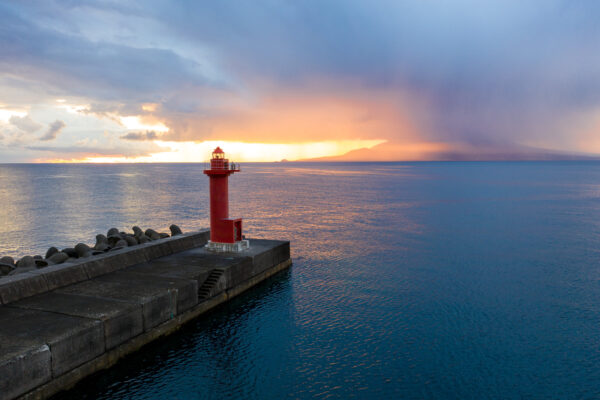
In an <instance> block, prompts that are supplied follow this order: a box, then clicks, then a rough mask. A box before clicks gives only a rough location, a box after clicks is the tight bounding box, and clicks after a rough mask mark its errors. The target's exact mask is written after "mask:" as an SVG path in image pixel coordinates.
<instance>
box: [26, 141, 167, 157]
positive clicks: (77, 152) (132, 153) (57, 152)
mask: <svg viewBox="0 0 600 400" xmlns="http://www.w3.org/2000/svg"><path fill="white" fill-rule="evenodd" d="M26 149H27V150H32V151H36V152H43V153H48V156H49V157H51V158H61V159H62V158H65V159H81V158H85V157H98V156H105V157H139V156H147V155H150V154H152V153H156V152H160V151H164V148H162V147H160V146H157V145H155V144H153V143H147V144H145V145H144V146H141V147H140V146H111V145H98V146H27V147H26ZM65 155H68V156H65Z"/></svg>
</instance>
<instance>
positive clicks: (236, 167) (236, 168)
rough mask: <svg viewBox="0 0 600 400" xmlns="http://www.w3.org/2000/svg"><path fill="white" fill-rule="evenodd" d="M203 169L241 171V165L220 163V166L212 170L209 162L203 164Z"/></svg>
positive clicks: (229, 162) (230, 162) (231, 162)
mask: <svg viewBox="0 0 600 400" xmlns="http://www.w3.org/2000/svg"><path fill="white" fill-rule="evenodd" d="M203 164H204V169H213V170H219V171H241V170H242V168H241V165H240V164H239V163H236V162H233V161H228V162H226V163H222V165H215V167H214V168H213V166H212V165H211V162H210V161H208V162H204V163H203Z"/></svg>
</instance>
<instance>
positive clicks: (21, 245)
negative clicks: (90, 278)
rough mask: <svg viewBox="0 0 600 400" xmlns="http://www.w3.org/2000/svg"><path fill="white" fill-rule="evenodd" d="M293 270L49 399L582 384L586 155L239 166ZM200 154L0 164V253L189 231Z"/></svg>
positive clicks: (571, 388)
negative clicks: (148, 160) (146, 161)
mask: <svg viewBox="0 0 600 400" xmlns="http://www.w3.org/2000/svg"><path fill="white" fill-rule="evenodd" d="M230 200H231V206H230V214H231V215H232V216H234V217H243V218H244V219H245V220H244V226H245V229H246V235H247V236H250V237H255V238H272V239H288V240H291V243H292V257H293V260H294V265H293V267H292V269H291V270H290V271H288V272H284V273H281V274H279V275H277V276H276V277H274V278H273V279H271V280H269V281H268V282H265V283H263V284H262V285H260V286H259V287H257V288H255V289H252V290H251V291H249V292H247V293H245V294H244V295H242V296H240V297H239V298H237V299H235V300H234V301H233V302H231V303H230V304H228V305H225V306H223V307H220V308H219V309H218V310H216V311H214V312H211V313H210V314H208V315H207V316H205V317H203V318H201V319H199V320H197V321H195V322H192V323H191V324H190V325H188V326H186V327H185V328H184V329H183V330H182V331H180V332H178V333H177V334H175V335H173V336H170V337H168V338H166V339H164V340H161V341H159V342H157V343H153V344H151V345H149V346H147V347H146V348H144V349H143V350H142V351H141V352H139V353H137V354H135V355H132V356H129V357H127V358H126V359H124V360H123V361H122V362H120V363H119V364H118V366H117V367H115V368H112V369H110V370H109V371H106V372H102V373H99V374H96V375H94V376H93V377H92V378H91V379H88V380H86V381H84V383H83V384H80V385H79V386H77V387H76V388H75V389H74V390H72V391H71V392H68V393H65V394H62V395H61V396H60V398H65V399H82V398H89V399H205V398H206V399H220V398H230V399H239V398H245V399H246V398H247V399H279V398H299V399H309V398H311V399H312V398H318V399H325V398H348V397H355V398H365V399H385V398H388V399H390V398H419V399H421V398H426V399H440V398H441V399H483V398H496V399H500V398H502V399H505V398H598V397H600V163H593V162H583V163H577V162H564V163H561V162H557V163H550V162H538V163H412V164H411V163H408V164H403V163H345V164H320V163H306V164H296V163H277V164H248V165H245V166H244V168H243V171H242V172H241V173H240V174H236V175H234V176H233V177H232V178H231V179H230ZM207 205H208V179H207V178H206V176H204V175H203V174H202V165H199V164H198V165H191V164H190V165H0V255H5V254H7V255H13V256H16V255H25V254H32V255H34V254H43V253H44V252H45V250H46V248H47V247H49V246H51V245H55V246H64V247H67V246H71V245H74V244H75V243H77V242H80V241H87V242H89V243H92V242H93V238H94V236H95V235H96V234H97V233H100V232H106V230H108V228H110V227H113V226H115V227H118V228H120V229H128V230H129V229H130V228H131V226H133V225H139V226H141V227H142V228H148V227H151V228H154V229H156V230H162V231H165V230H168V228H167V227H168V226H169V225H170V224H171V223H176V224H179V225H180V226H181V227H182V229H183V230H184V231H189V230H193V229H198V228H200V227H206V226H207V225H208V208H207Z"/></svg>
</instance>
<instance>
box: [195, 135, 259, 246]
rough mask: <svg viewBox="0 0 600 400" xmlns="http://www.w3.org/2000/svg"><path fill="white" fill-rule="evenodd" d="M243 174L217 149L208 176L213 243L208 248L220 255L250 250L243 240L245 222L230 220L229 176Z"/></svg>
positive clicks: (246, 242)
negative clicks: (221, 253)
mask: <svg viewBox="0 0 600 400" xmlns="http://www.w3.org/2000/svg"><path fill="white" fill-rule="evenodd" d="M235 172H240V168H239V165H238V164H236V163H233V162H229V160H228V159H227V158H225V152H223V150H221V148H220V147H217V148H216V149H215V150H214V151H213V153H212V158H211V160H210V168H209V169H205V170H204V173H205V174H206V175H208V177H209V178H210V240H209V242H208V244H207V245H206V247H207V248H208V250H211V251H217V252H239V251H242V250H244V249H247V248H248V247H249V244H248V241H247V240H244V239H243V236H242V219H241V218H236V219H233V218H229V182H228V179H229V175H231V174H233V173H235Z"/></svg>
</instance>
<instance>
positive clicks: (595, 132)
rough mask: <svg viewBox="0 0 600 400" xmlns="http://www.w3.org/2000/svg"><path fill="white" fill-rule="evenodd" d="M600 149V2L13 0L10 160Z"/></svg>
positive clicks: (421, 156)
mask: <svg viewBox="0 0 600 400" xmlns="http://www.w3.org/2000/svg"><path fill="white" fill-rule="evenodd" d="M216 145H221V146H222V147H223V148H224V150H225V151H226V152H227V153H228V154H229V156H230V158H232V159H236V160H238V161H279V160H282V159H287V160H302V159H321V160H322V159H324V160H358V161H368V160H374V161H379V160H380V161H403V160H407V161H413V160H482V159H561V158H581V157H584V158H585V157H592V158H594V157H599V158H600V3H599V2H597V1H593V0H568V1H559V0H531V1H522V0H520V1H513V0H486V1H476V0H470V1H467V0H452V1H450V0H413V1H403V0H373V1H364V0H293V1H292V0H289V1H285V0H278V1H275V0H247V1H244V0H237V1H231V0H219V1H210V2H201V1H156V0H145V1H130V2H128V1H123V0H118V1H52V0H44V1H33V0H27V1H4V2H1V3H0V163H4V162H180V161H184V162H194V161H206V160H207V159H208V158H209V157H210V151H211V150H212V149H213V148H214V147H215V146H216Z"/></svg>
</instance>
